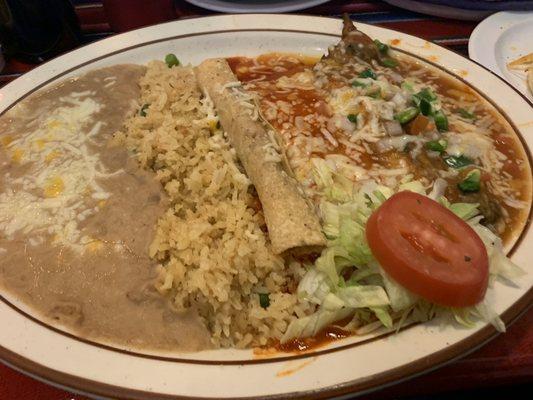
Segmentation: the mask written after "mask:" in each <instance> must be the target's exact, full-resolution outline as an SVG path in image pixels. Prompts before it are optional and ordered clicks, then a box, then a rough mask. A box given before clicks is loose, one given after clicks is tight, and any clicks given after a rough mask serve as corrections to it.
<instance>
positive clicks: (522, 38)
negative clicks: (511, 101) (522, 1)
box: [468, 11, 533, 101]
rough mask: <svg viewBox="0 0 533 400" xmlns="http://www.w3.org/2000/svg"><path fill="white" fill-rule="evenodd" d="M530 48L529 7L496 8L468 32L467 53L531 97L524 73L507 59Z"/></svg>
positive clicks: (532, 20)
mask: <svg viewBox="0 0 533 400" xmlns="http://www.w3.org/2000/svg"><path fill="white" fill-rule="evenodd" d="M532 52H533V11H526V12H519V11H515V12H507V11H504V12H499V13H496V14H494V15H491V16H490V17H489V18H487V19H486V20H484V21H483V22H481V23H480V24H479V25H478V26H477V27H476V29H474V31H473V32H472V35H471V36H470V41H469V42H468V54H469V55H470V58H472V59H473V60H475V61H477V62H479V63H481V64H483V65H484V66H485V67H487V68H488V69H490V70H491V71H493V72H495V73H496V74H498V75H500V76H501V77H502V78H504V79H505V80H506V81H507V82H509V83H510V84H511V85H513V86H514V87H515V88H517V89H518V90H520V91H521V92H522V93H523V94H524V95H526V96H527V97H528V98H529V99H530V100H531V101H533V94H532V93H531V92H530V91H529V89H528V87H527V83H526V78H525V74H520V73H518V72H516V71H510V70H509V69H508V68H507V63H509V62H511V61H513V60H516V59H517V58H519V57H521V56H524V55H526V54H529V53H532Z"/></svg>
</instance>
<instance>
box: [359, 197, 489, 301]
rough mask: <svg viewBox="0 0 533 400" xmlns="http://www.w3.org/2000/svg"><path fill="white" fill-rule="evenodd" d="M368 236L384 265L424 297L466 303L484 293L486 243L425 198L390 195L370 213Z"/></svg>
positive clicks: (404, 285)
mask: <svg viewBox="0 0 533 400" xmlns="http://www.w3.org/2000/svg"><path fill="white" fill-rule="evenodd" d="M366 238H367V240H368V244H369V246H370V249H371V250H372V253H373V254H374V256H375V257H376V259H377V260H378V261H379V263H380V264H381V266H382V267H383V269H384V270H385V271H386V272H387V273H388V274H389V275H390V276H391V277H392V278H393V279H394V280H395V281H396V282H398V283H399V284H400V285H402V286H403V287H405V288H406V289H408V290H410V291H411V292H413V293H415V294H417V295H419V296H421V297H423V298H424V299H427V300H429V301H431V302H433V303H436V304H440V305H443V306H450V307H466V306H471V305H474V304H476V303H479V302H480V301H481V300H482V299H483V297H484V296H485V292H486V290H487V285H488V279H489V260H488V255H487V250H486V248H485V245H484V244H483V242H482V241H481V239H480V238H479V236H478V235H477V233H476V232H475V231H474V230H473V229H472V228H471V227H470V226H469V225H468V224H467V223H466V222H464V221H463V220H462V219H461V218H459V217H457V216H456V215H455V214H454V213H452V212H451V211H450V210H448V209H447V208H446V207H444V206H442V205H440V204H439V203H437V202H436V201H434V200H431V199H430V198H428V197H426V196H422V195H420V194H418V193H413V192H399V193H397V194H395V195H393V196H392V197H390V198H389V199H388V200H387V201H385V202H384V203H383V204H382V205H381V206H380V207H379V208H378V209H377V210H376V211H375V212H374V213H373V214H372V215H371V216H370V218H369V220H368V222H367V225H366Z"/></svg>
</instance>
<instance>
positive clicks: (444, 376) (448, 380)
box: [0, 0, 533, 400]
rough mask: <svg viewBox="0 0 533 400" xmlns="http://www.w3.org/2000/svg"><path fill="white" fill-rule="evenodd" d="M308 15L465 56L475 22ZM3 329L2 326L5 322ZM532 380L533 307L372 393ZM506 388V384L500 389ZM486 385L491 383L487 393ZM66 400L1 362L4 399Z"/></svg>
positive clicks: (327, 7) (93, 29)
mask: <svg viewBox="0 0 533 400" xmlns="http://www.w3.org/2000/svg"><path fill="white" fill-rule="evenodd" d="M75 3H84V4H82V5H79V6H78V8H77V13H78V16H79V18H80V22H81V26H82V30H83V31H84V33H85V36H86V39H87V41H91V40H95V39H99V38H102V37H105V36H108V35H110V34H112V33H113V32H110V28H109V24H108V21H107V18H106V15H105V13H104V11H103V8H102V6H101V4H100V2H98V1H94V3H90V4H86V3H87V1H83V0H79V1H77V2H76V1H75ZM176 11H177V15H178V16H180V17H190V16H195V15H205V14H208V13H209V12H207V11H205V10H202V9H200V8H198V7H194V6H191V5H189V4H188V3H186V2H184V1H177V2H176ZM304 12H305V13H307V14H317V15H329V16H331V15H340V14H342V13H344V12H347V13H350V15H351V16H352V18H353V19H355V20H359V21H361V22H366V23H372V24H378V25H381V26H384V27H388V28H392V29H396V30H399V31H403V32H406V33H410V34H414V35H417V36H421V37H423V38H425V39H427V40H431V41H433V42H436V43H439V44H442V45H445V46H447V47H450V48H452V49H453V50H455V51H458V52H460V53H463V54H465V55H466V46H467V44H468V37H469V36H470V33H471V32H472V30H473V28H474V27H475V25H476V24H475V23H472V22H464V21H456V20H446V19H441V18H433V17H428V16H423V15H420V14H416V13H412V12H406V11H403V10H400V9H397V8H394V7H391V6H389V5H387V4H385V3H383V2H380V1H357V0H355V1H341V0H333V1H331V2H329V3H327V4H324V5H322V6H319V7H315V8H312V9H309V10H305V11H304ZM32 67H33V66H32V65H27V64H23V63H19V62H17V61H16V60H11V61H9V62H8V65H7V67H6V68H5V69H4V70H3V71H2V72H1V73H0V85H1V84H2V83H6V82H8V81H10V80H12V79H14V78H16V77H18V76H20V74H22V73H23V72H25V71H26V70H28V69H31V68H32ZM0 329H1V327H0ZM531 383H533V310H529V311H528V312H527V313H526V314H525V315H523V316H522V317H521V318H520V319H519V320H518V321H517V322H516V323H514V324H513V325H512V326H511V327H510V328H509V330H508V332H507V333H505V334H503V335H500V336H499V337H497V338H496V339H495V340H493V341H492V342H490V344H488V345H485V346H484V347H483V348H481V349H479V350H477V351H476V352H474V353H473V354H471V355H469V356H466V357H465V358H463V359H461V360H459V361H455V362H453V363H451V364H450V365H448V366H445V367H443V368H441V369H438V370H436V371H434V372H431V373H428V374H426V375H424V376H422V377H418V378H415V379H413V380H410V381H408V382H405V383H400V384H398V385H395V386H392V387H389V388H387V389H384V390H381V391H379V392H376V393H374V394H372V395H370V396H368V397H367V398H372V399H376V400H381V399H392V398H399V397H402V398H405V397H407V398H413V397H415V398H422V397H420V396H424V395H427V394H432V395H435V394H437V393H444V392H450V391H455V392H457V391H464V390H476V392H474V393H472V394H471V395H472V396H474V397H476V395H479V394H480V392H479V391H480V390H484V392H483V393H484V395H485V396H486V394H490V393H492V390H497V388H498V387H499V388H500V390H501V393H504V394H505V398H508V397H509V396H510V395H511V394H512V393H511V392H510V391H511V390H512V389H511V387H513V386H516V385H521V384H531ZM502 387H504V388H505V389H501V388H502ZM487 388H491V391H490V392H487ZM11 399H13V400H62V399H74V400H81V399H86V397H84V396H80V395H74V394H72V393H69V392H65V391H62V390H59V389H55V388H53V387H52V386H49V385H47V384H44V383H41V382H38V381H36V380H34V379H32V378H29V377H26V376H24V375H22V374H21V373H19V372H16V371H14V370H12V369H11V368H9V367H6V366H4V365H1V364H0V400H11Z"/></svg>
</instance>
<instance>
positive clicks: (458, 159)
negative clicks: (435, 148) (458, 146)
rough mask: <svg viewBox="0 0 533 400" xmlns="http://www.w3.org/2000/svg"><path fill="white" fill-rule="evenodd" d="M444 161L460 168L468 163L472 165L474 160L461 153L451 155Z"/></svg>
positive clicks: (450, 165)
mask: <svg viewBox="0 0 533 400" xmlns="http://www.w3.org/2000/svg"><path fill="white" fill-rule="evenodd" d="M444 162H445V163H446V164H447V165H448V166H449V167H451V168H455V169H459V168H464V167H466V166H468V165H472V164H473V163H474V161H472V160H471V159H470V158H468V157H466V156H463V155H460V156H449V157H446V158H445V159H444Z"/></svg>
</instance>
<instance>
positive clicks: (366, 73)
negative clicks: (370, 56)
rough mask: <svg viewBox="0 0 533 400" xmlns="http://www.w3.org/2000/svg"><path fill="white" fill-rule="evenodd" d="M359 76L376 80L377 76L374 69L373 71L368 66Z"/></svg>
mask: <svg viewBox="0 0 533 400" xmlns="http://www.w3.org/2000/svg"><path fill="white" fill-rule="evenodd" d="M359 78H370V79H374V80H376V79H377V76H376V74H375V73H374V71H372V70H371V69H370V68H367V69H365V70H364V71H363V72H360V73H359Z"/></svg>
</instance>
